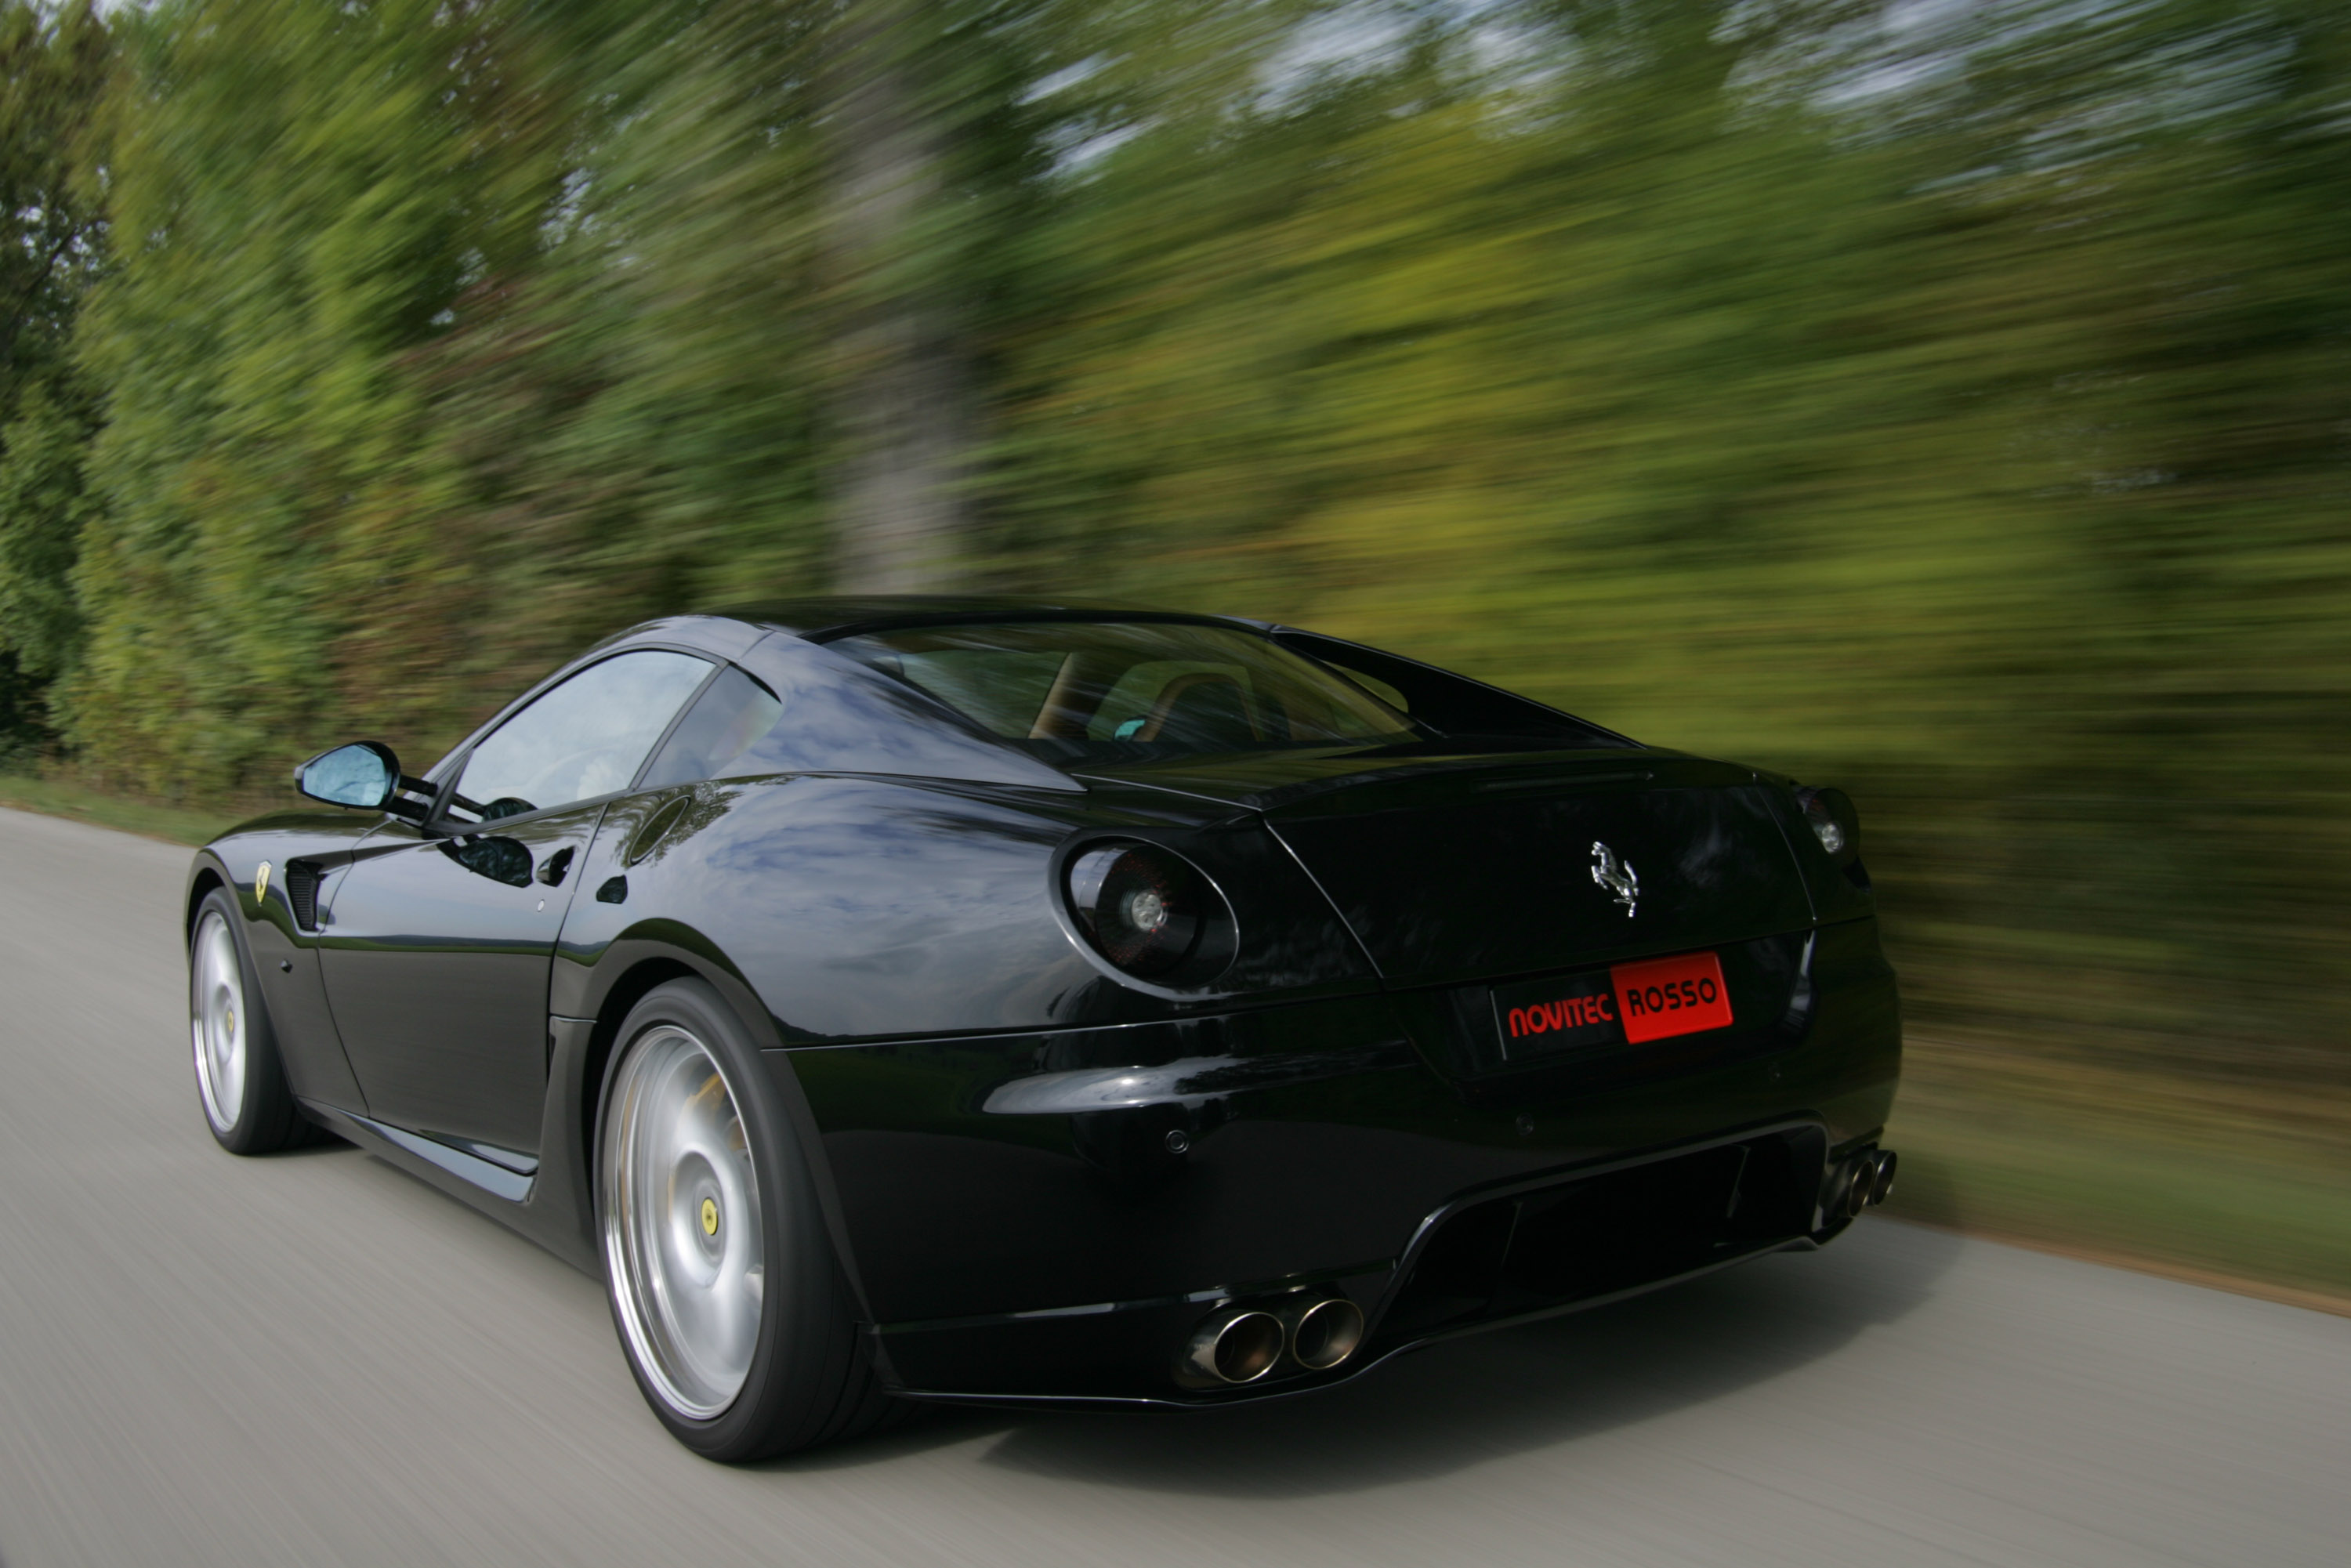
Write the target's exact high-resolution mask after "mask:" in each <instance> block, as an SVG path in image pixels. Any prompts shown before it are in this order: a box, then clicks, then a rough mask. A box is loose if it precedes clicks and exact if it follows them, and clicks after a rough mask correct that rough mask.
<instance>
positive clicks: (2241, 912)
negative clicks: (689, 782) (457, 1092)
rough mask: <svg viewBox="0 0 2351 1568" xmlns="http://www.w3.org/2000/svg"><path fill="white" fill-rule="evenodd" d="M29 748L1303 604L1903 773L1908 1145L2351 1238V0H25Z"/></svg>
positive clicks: (350, 726)
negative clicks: (610, 657) (715, 633)
mask: <svg viewBox="0 0 2351 1568" xmlns="http://www.w3.org/2000/svg"><path fill="white" fill-rule="evenodd" d="M0 57H5V60H4V63H0V68H5V89H0V90H5V97H0V183H5V214H0V224H5V235H0V312H5V315H0V421H5V423H0V752H5V755H0V767H5V768H6V769H7V771H8V772H9V773H11V774H12V775H14V777H12V778H11V779H7V780H5V784H6V786H7V789H5V791H0V793H7V794H9V795H10V796H11V798H16V799H24V800H34V801H35V802H36V803H47V804H50V805H52V806H56V805H59V804H63V805H66V806H68V807H73V808H76V809H81V810H93V809H94V808H92V807H91V806H90V805H89V802H90V801H106V800H113V801H116V802H118V803H119V802H120V801H123V800H134V801H147V802H167V803H170V804H172V805H175V806H176V807H177V808H178V810H177V812H176V813H174V812H172V811H171V810H161V811H157V812H151V814H150V815H149V816H148V817H147V818H145V819H141V820H142V821H148V822H149V823H150V824H161V825H163V826H164V827H165V828H166V829H168V830H172V831H182V832H183V833H186V832H201V831H204V828H205V827H208V826H210V825H214V824H216V823H218V822H221V821H225V820H227V819H228V817H230V816H232V815H235V814H238V813H239V812H240V811H242V810H250V809H255V808H257V807H260V806H265V805H272V804H280V803H285V802H287V800H289V799H290V798H289V797H288V796H287V792H286V790H285V789H284V787H283V779H285V777H286V773H287V767H288V765H289V763H291V762H292V761H293V760H295V759H297V758H300V757H303V756H306V755H308V753H310V752H312V751H314V750H317V749H319V748H320V747H324V746H326V745H328V744H330V743H332V742H335V741H338V740H341V739H344V738H348V737H351V736H355V735H381V736H384V737H387V738H390V739H391V740H392V741H393V742H394V743H395V744H396V745H397V746H398V747H399V748H400V749H401V751H402V754H403V755H404V756H407V757H409V758H412V759H413V760H412V764H411V765H412V766H421V764H422V763H423V761H425V760H429V759H430V758H432V757H434V756H435V755H437V754H438V752H439V750H440V748H441V747H444V746H445V745H446V744H447V743H448V742H449V741H451V740H452V739H454V738H455V737H458V736H459V735H461V734H462V733H463V732H464V731H465V729H466V728H467V727H469V726H471V725H472V724H473V723H474V722H475V721H476V720H477V719H478V717H479V716H482V715H483V714H484V713H485V712H486V711H487V710H488V709H490V708H491V707H493V706H496V704H497V703H498V702H499V701H501V700H502V699H503V698H504V697H505V696H507V695H509V694H510V693H511V692H512V691H514V690H515V689H516V688H517V687H518V686H519V685H521V684H523V683H524V682H526V681H528V680H529V679H532V678H534V677H536V676H537V675H538V674H540V673H542V672H543V671H544V670H545V669H546V668H547V667H548V666H549V665H550V664H552V663H554V662H555V661H557V660H558V659H559V658H561V657H564V656H566V655H568V654H569V653H571V652H572V651H574V650H575V649H576V648H577V647H579V646H580V645H581V644H583V643H585V642H587V641H589V640H590V639H592V638H593V637H595V636H598V635H600V634H601V633H603V632H608V631H611V630H613V629H615V628H618V627H620V626H622V625H625V624H628V623H630V622H633V621H636V620H638V619H641V618H643V617H645V616H648V615H652V614H654V613H658V612H665V611H670V610H675V609H681V608H691V607H711V606H718V605H724V604H726V603H728V602H735V601H747V600H758V599H761V598H772V597H777V596H779V595H781V594H785V593H797V592H805V591H825V590H849V591H861V590H922V589H967V588H968V589H1006V590H1019V591H1045V592H1053V593H1071V594H1083V595H1091V596H1107V597H1116V598H1126V599H1133V600H1137V601H1145V602H1150V603H1155V604H1161V605H1167V606H1173V607H1179V608H1191V609H1200V610H1214V611H1219V612H1238V613H1242V614H1249V615H1258V616H1266V617H1273V618H1279V619H1281V620H1284V621H1288V622H1295V623H1299V624H1302V625H1305V626H1309V627H1312V628H1315V629H1317V630H1322V631H1326V632H1334V633H1338V634H1340V635H1343V636H1350V637H1356V638H1361V639H1363V640H1364V641H1368V642H1372V643H1378V644H1381V645H1384V646H1387V647H1392V648H1395V649H1396V650H1398V651H1401V652H1404V653H1411V654H1414V655H1416V656H1418V657H1422V658H1426V659H1429V660H1432V661H1435V662H1437V663H1439V664H1447V665H1451V666H1454V667H1457V668H1459V669H1462V670H1465V671H1468V672H1470V673H1472V674H1478V675H1479V676H1482V677H1484V678H1486V679H1488V680H1491V681H1494V682H1497V683H1499V684H1500V685H1507V686H1510V687H1512V688H1515V689H1518V690H1520V691H1524V692H1527V693H1530V694H1531V695H1536V696H1539V697H1541V698H1544V699H1546V700H1549V701H1552V702H1554V703H1557V704H1559V705H1560V706H1564V707H1567V708H1569V709H1571V710H1573V711H1574V712H1577V713H1580V714H1583V715H1585V716H1590V717H1592V718H1594V719H1597V720H1599V721H1601V722H1603V723H1604V724H1607V725H1611V726H1614V727H1619V728H1621V729H1624V730H1625V731H1627V732H1629V733H1631V734H1633V735H1635V736H1636V737H1641V738H1643V739H1645V740H1648V741H1651V742H1653V743H1656V744H1661V745H1667V746H1673V747H1684V748H1687V749H1692V750H1697V751H1702V752H1708V753H1715V754H1720V755H1728V756H1730V757H1734V758H1740V759H1742V760H1746V761H1750V762H1753V763H1756V764H1760V765H1763V766H1768V767H1771V768H1780V769H1783V770H1786V771H1789V772H1792V773H1794V774H1796V775H1797V776H1798V777H1800V778H1802V779H1807V780H1811V781H1817V782H1823V783H1825V782H1835V783H1839V784H1842V785H1844V786H1845V787H1847V788H1848V789H1851V790H1852V791H1853V793H1854V794H1855V797H1856V798H1857V799H1858V800H1859V801H1860V804H1861V808H1862V811H1863V815H1864V821H1865V852H1866V853H1867V855H1868V859H1869V861H1870V863H1871V865H1872V868H1873V870H1874V871H1875V873H1876V876H1877V880H1878V885H1879V887H1880V889H1881V891H1882V894H1883V898H1884V904H1885V909H1886V924H1887V929H1888V933H1889V937H1890V942H1891V945H1892V946H1893V948H1894V951H1895V955H1896V962H1897V964H1898V965H1899V967H1900V968H1901V971H1902V974H1903V979H1904V985H1905V992H1906V997H1907V1005H1908V1015H1909V1027H1910V1035H1911V1040H1912V1045H1911V1053H1910V1058H1909V1065H1908V1076H1907V1083H1906V1087H1905V1090H1904V1097H1903V1100H1902V1103H1901V1104H1900V1107H1899V1109H1898V1110H1897V1113H1896V1117H1897V1119H1896V1124H1895V1126H1894V1128H1893V1130H1892V1135H1891V1142H1892V1143H1894V1144H1895V1145H1897V1146H1899V1147H1901V1148H1902V1149H1903V1151H1904V1153H1905V1155H1906V1156H1907V1161H1906V1164H1905V1166H1904V1172H1905V1186H1904V1190H1903V1192H1902V1193H1901V1194H1900V1195H1899V1197H1898V1198H1897V1207H1907V1210H1908V1212H1910V1213H1911V1214H1913V1215H1914V1216H1917V1217H1920V1218H1928V1219H1934V1220H1939V1221H1943V1222H1946V1223H1957V1224H1962V1225H1967V1226H1970V1227H1974V1228H1983V1229H1989V1230H1992V1231H1995V1232H1999V1233H2003V1234H2009V1235H2014V1236H2022V1237H2027V1238H2035V1239H2043V1240H2045V1241H2051V1242H2055V1243H2059V1244H2064V1245H2070V1246H2074V1247H2076V1248H2080V1249H2088V1250H2092V1251H2098V1252H2110V1253H2119V1254H2128V1255H2131V1256H2133V1257H2136V1258H2138V1259H2141V1260H2156V1261H2158V1262H2159V1263H2163V1264H2168V1265H2169V1266H2173V1267H2186V1268H2203V1269H2210V1270H2217V1271H2220V1272H2224V1273H2227V1274H2231V1275H2235V1276H2240V1277H2247V1278H2252V1279H2254V1280H2258V1281H2268V1282H2269V1283H2270V1284H2271V1285H2272V1286H2273V1287H2279V1286H2284V1287H2294V1286H2298V1287H2304V1288H2308V1289H2312V1290H2314V1291H2331V1292H2334V1293H2335V1294H2337V1295H2338V1296H2340V1295H2342V1294H2344V1293H2346V1292H2351V1136H2347V1135H2346V1134H2351V1003H2346V982H2351V940H2346V939H2351V900H2346V894H2351V875H2346V872H2351V827H2346V810H2345V807H2346V783H2347V782H2351V770H2346V751H2347V750H2351V725H2346V718H2351V711H2347V710H2351V704H2346V687H2351V613H2346V612H2351V527H2347V526H2346V523H2351V511H2347V510H2346V500H2351V7H2346V6H2344V5H2342V4H2341V3H2340V0H2271V3H2243V4H2232V3H2229V0H2058V3H2055V4H2044V3H2041V0H1980V3H1970V0H1893V3H1876V4H1867V3H1847V0H1614V3H1603V0H1589V3H1586V0H1418V3H1405V0H1397V3H1380V0H1125V3H1121V0H997V3H988V0H158V3H156V4H153V5H144V6H141V5H128V4H125V5H116V6H112V7H108V8H104V9H100V10H93V9H91V8H90V7H89V6H87V5H68V6H63V7H59V6H56V5H30V4H27V3H26V0H0ZM125 809H126V810H127V809H128V808H125ZM119 814H120V813H119V812H118V815H119Z"/></svg>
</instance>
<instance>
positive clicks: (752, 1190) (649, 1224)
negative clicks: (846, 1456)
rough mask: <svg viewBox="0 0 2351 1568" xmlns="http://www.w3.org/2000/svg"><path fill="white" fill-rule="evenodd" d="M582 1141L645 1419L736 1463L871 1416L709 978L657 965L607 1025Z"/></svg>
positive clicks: (815, 1213) (788, 1138) (844, 1321)
mask: <svg viewBox="0 0 2351 1568" xmlns="http://www.w3.org/2000/svg"><path fill="white" fill-rule="evenodd" d="M621 1040H622V1045H621V1047H620V1049H619V1050H617V1051H615V1052H614V1053H613V1061H612V1067H611V1071H609V1072H608V1073H607V1075H606V1078H605V1085H604V1096H603V1110H602V1113H601V1118H600V1123H601V1124H600V1130H599V1136H598V1138H597V1184H596V1187H597V1208H598V1216H599V1221H600V1228H601V1236H602V1241H603V1249H604V1273H605V1281H606V1290H607V1291H608V1293H609V1295H610V1297H611V1307H612V1321H613V1323H614V1325H615V1326H616V1327H617V1328H618V1329H619V1331H620V1336H621V1345H622V1350H623V1351H625V1352H626V1353H627V1354H628V1358H629V1367H630V1370H631V1371H632V1373H634V1374H635V1375H636V1379H637V1386H638V1387H639V1388H640V1389H641V1390H643V1394H644V1396H645V1401H646V1403H647V1404H649V1405H650V1406H653V1414H654V1415H656V1416H659V1417H660V1418H661V1420H662V1424H663V1425H664V1426H666V1427H668V1428H669V1429H670V1431H671V1433H672V1434H673V1435H674V1436H675V1437H677V1439H678V1440H679V1441H680V1442H682V1443H684V1445H685V1446H686V1447H687V1448H692V1449H693V1450H694V1451H695V1452H696V1453H698V1454H701V1455H703V1456H705V1458H713V1459H725V1460H743V1459H754V1458H765V1457H767V1456H768V1455H771V1454H779V1453H785V1452H789V1451H790V1450H791V1449H794V1448H808V1447H810V1446H812V1445H814V1444H818V1443H824V1442H831V1441H833V1440H835V1439H837V1438H841V1437H851V1436H854V1435H856V1434H858V1433H860V1432H862V1431H867V1430H871V1429H872V1428H873V1427H877V1426H879V1425H881V1424H882V1423H883V1422H884V1421H885V1420H887V1419H889V1418H890V1417H892V1416H894V1415H895V1414H896V1413H897V1412H898V1411H899V1410H900V1409H902V1408H903V1406H902V1405H901V1402H899V1401H897V1400H893V1399H892V1398H890V1397H889V1396H887V1395H886V1394H885V1393H883V1390H882V1388H881V1385H880V1384H879V1382H878V1381H877V1380H876V1378H875V1376H874V1373H873V1364H872V1343H871V1341H870V1340H869V1339H868V1338H867V1337H866V1336H865V1335H863V1334H862V1333H859V1332H858V1331H857V1325H856V1321H855V1314H854V1312H853V1311H852V1306H851V1303H850V1299H849V1291H848V1289H847V1284H846V1281H844V1280H843V1279H842V1277H841V1267H840V1264H839V1263H838V1261H837V1260H835V1259H834V1256H833V1251H832V1243H831V1238H830V1237H828V1236H827V1235H826V1233H825V1228H824V1220H823V1216H822V1215H821V1213H820V1211H819V1209H818V1207H817V1203H816V1199H815V1195H814V1192H813V1190H812V1188H811V1186H810V1181H809V1176H808V1164H807V1161H806V1159H805V1158H804V1156H803V1155H802V1152H801V1149H800V1147H799V1138H798V1136H797V1135H796V1134H795V1133H794V1131H793V1127H792V1124H791V1120H790V1118H789V1115H788V1114H787V1113H786V1112H785V1108H784V1106H783V1104H782V1103H781V1096H780V1095H779V1094H778V1092H776V1090H775V1089H774V1088H773V1087H772V1086H771V1085H770V1083H769V1082H768V1077H767V1068H766V1066H765V1064H764V1063H763V1062H762V1061H760V1058H759V1052H758V1049H757V1048H756V1047H755V1046H754V1045H753V1044H752V1043H751V1042H750V1040H748V1039H747V1038H746V1036H745V1034H744V1031H743V1030H742V1028H741V1026H740V1025H738V1024H737V1022H736V1021H735V1019H734V1015H733V1014H732V1013H731V1012H730V1011H729V1010H728V1009H727V1008H726V1004H725V1003H724V1002H723V1001H722V1000H721V999H720V998H719V997H718V995H717V993H716V991H714V990H712V989H711V988H709V987H708V986H706V985H704V984H703V983H701V982H700V981H697V980H674V981H672V982H670V983H669V984H667V985H664V986H661V987H659V988H655V989H654V990H653V991H652V992H650V993H648V994H647V996H646V997H645V998H644V999H643V1001H641V1002H639V1003H638V1004H637V1006H636V1007H635V1009H633V1010H632V1011H631V1012H630V1014H629V1017H628V1019H627V1020H626V1021H625V1022H624V1023H623V1024H622V1027H621Z"/></svg>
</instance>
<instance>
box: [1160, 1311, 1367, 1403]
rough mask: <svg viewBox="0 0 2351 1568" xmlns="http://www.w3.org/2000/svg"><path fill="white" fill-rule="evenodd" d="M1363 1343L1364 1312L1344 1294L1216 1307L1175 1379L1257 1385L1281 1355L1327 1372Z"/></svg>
mask: <svg viewBox="0 0 2351 1568" xmlns="http://www.w3.org/2000/svg"><path fill="white" fill-rule="evenodd" d="M1363 1343H1364V1309H1363V1308H1361V1307H1359V1306H1357V1305H1355V1303H1354V1302H1353V1301H1349V1300H1348V1299H1347V1298H1346V1297H1344V1296H1301V1297H1298V1298H1295V1299H1294V1300H1291V1301H1271V1302H1267V1303H1265V1304H1263V1305H1259V1306H1226V1307H1220V1308H1218V1309H1217V1311H1215V1312H1210V1313H1209V1314H1208V1315H1207V1317H1205V1318H1203V1319H1201V1320H1200V1324H1199V1326H1198V1327H1197V1328H1196V1329H1194V1330H1193V1331H1192V1337H1191V1339H1190V1340H1189V1341H1187V1342H1186V1344H1185V1346H1184V1354H1182V1356H1180V1357H1179V1358H1178V1359H1177V1361H1176V1366H1175V1376H1176V1381H1177V1382H1179V1383H1183V1384H1185V1385H1188V1386H1190V1387H1195V1388H1215V1387H1223V1386H1227V1385H1235V1384H1242V1383H1255V1382H1257V1381H1258V1380H1259V1378H1261V1377H1265V1376H1267V1375H1270V1373H1272V1371H1273V1370H1274V1368H1275V1367H1277V1366H1279V1365H1280V1364H1281V1363H1282V1360H1283V1358H1284V1356H1285V1355H1286V1356H1287V1357H1288V1358H1289V1360H1290V1362H1291V1363H1292V1364H1295V1365H1296V1366H1298V1367H1299V1368H1301V1370H1303V1371H1307V1372H1328V1371H1330V1370H1331V1369H1332V1367H1334V1366H1337V1365H1340V1364H1342V1363H1343V1362H1345V1361H1346V1360H1347V1358H1348V1357H1350V1356H1352V1355H1353V1354H1355V1352H1356V1351H1357V1349H1359V1348H1360V1347H1361V1346H1362V1344H1363Z"/></svg>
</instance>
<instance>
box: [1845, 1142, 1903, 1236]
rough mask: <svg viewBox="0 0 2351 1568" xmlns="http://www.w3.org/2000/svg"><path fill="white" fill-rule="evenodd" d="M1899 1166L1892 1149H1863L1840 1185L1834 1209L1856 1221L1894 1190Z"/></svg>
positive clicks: (1883, 1200) (1847, 1170)
mask: <svg viewBox="0 0 2351 1568" xmlns="http://www.w3.org/2000/svg"><path fill="white" fill-rule="evenodd" d="M1897 1163H1898V1162H1897V1160H1896V1156H1895V1154H1894V1151H1893V1150H1892V1149H1864V1150H1863V1151H1862V1152H1861V1153H1860V1155H1857V1156H1856V1157H1855V1160H1854V1162H1853V1164H1852V1165H1851V1166H1847V1167H1846V1169H1845V1171H1844V1176H1843V1177H1842V1178H1841V1180H1840V1181H1839V1183H1838V1186H1837V1189H1836V1203H1835V1207H1836V1208H1837V1209H1838V1210H1840V1211H1841V1212H1842V1213H1843V1214H1844V1217H1845V1218H1848V1219H1853V1218H1859V1217H1860V1214H1861V1211H1862V1210H1863V1209H1865V1208H1867V1207H1870V1206H1871V1205H1873V1204H1879V1203H1884V1202H1885V1201H1886V1197H1887V1196H1888V1195H1889V1194H1891V1193H1892V1192H1893V1191H1894V1167H1895V1166H1896V1164H1897Z"/></svg>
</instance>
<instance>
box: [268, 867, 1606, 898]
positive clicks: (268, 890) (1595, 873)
mask: <svg viewBox="0 0 2351 1568" xmlns="http://www.w3.org/2000/svg"><path fill="white" fill-rule="evenodd" d="M1593 874H1594V875H1597V874H1599V873H1596V872H1595V873H1593ZM268 896H269V862H267V861H263V862H261V869H260V870H259V871H256V872H255V873H253V902H254V904H256V905H258V904H261V902H262V901H263V900H264V899H266V898H267V897H268Z"/></svg>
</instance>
